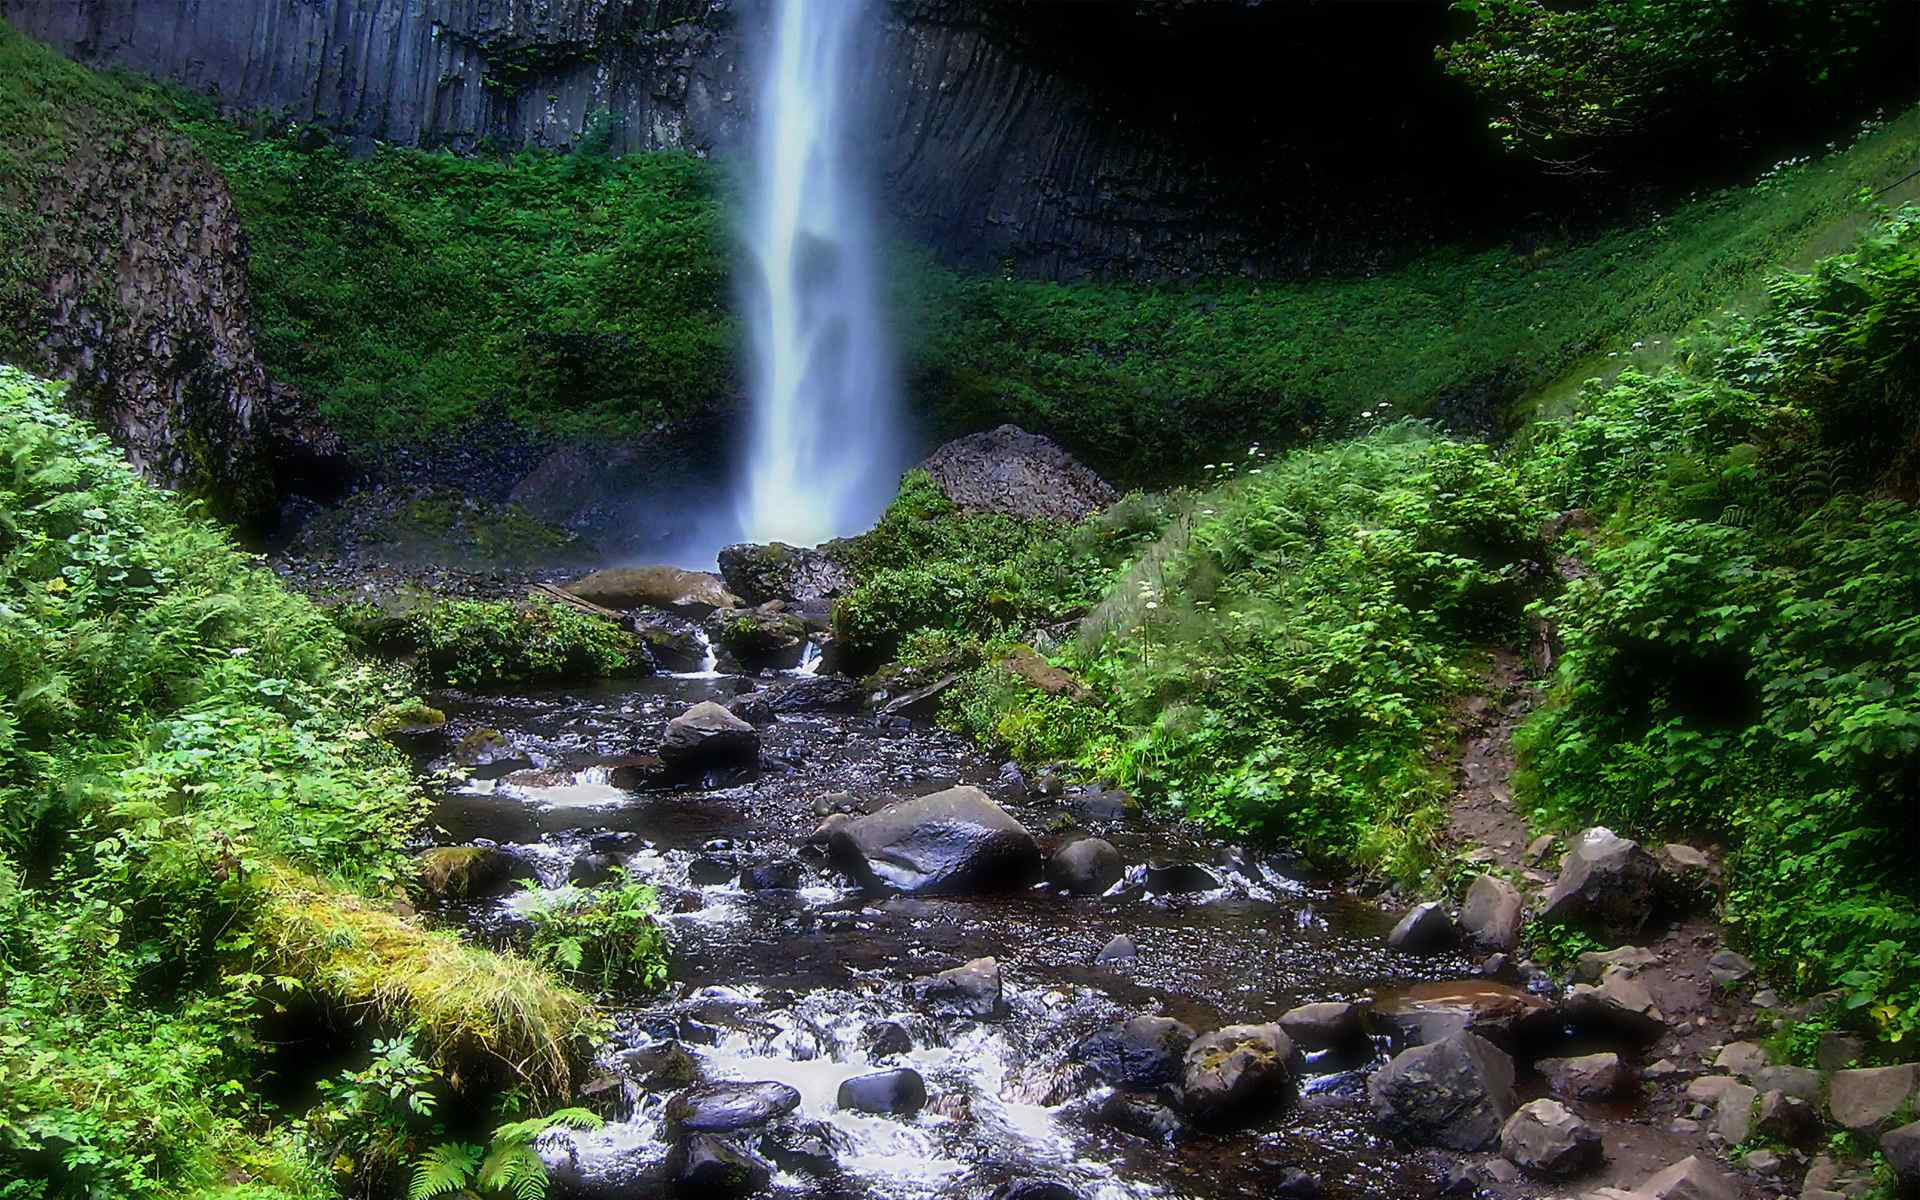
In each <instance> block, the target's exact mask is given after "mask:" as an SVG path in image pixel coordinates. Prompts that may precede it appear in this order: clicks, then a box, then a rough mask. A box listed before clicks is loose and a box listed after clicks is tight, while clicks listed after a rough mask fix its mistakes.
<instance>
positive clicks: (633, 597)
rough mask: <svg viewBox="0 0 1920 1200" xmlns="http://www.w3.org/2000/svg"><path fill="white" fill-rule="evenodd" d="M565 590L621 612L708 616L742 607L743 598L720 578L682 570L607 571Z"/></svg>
mask: <svg viewBox="0 0 1920 1200" xmlns="http://www.w3.org/2000/svg"><path fill="white" fill-rule="evenodd" d="M564 587H565V590H566V591H569V592H572V593H573V594H574V595H576V596H578V597H580V598H581V599H582V600H585V601H587V602H588V603H589V604H598V605H599V606H600V607H601V608H612V609H619V610H621V611H625V610H626V609H630V608H666V609H672V610H674V611H675V612H680V613H686V614H705V613H708V612H711V611H713V610H714V609H716V608H738V607H740V597H738V596H736V595H734V594H733V593H732V592H730V591H728V590H727V587H726V585H725V584H724V583H722V582H721V581H720V577H719V576H717V575H711V574H708V573H707V572H705V571H688V570H685V569H684V568H681V567H668V566H646V567H608V568H607V569H605V570H603V571H595V572H593V573H592V574H591V575H583V576H581V577H580V578H578V579H576V580H574V581H573V582H572V583H568V584H565V585H564Z"/></svg>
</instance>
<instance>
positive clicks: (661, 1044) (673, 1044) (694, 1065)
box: [616, 1038, 700, 1091]
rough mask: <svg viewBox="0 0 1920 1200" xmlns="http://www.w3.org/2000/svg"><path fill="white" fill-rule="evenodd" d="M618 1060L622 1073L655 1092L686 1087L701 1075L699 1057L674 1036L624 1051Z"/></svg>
mask: <svg viewBox="0 0 1920 1200" xmlns="http://www.w3.org/2000/svg"><path fill="white" fill-rule="evenodd" d="M616 1061H618V1062H619V1064H620V1068H621V1073H622V1074H624V1075H626V1076H627V1077H628V1078H630V1079H632V1080H633V1081H634V1082H635V1083H637V1084H639V1085H640V1086H641V1087H644V1088H647V1089H649V1090H653V1091H659V1090H666V1089H670V1088H683V1087H686V1086H688V1085H689V1084H691V1083H692V1082H693V1081H694V1080H695V1079H698V1078H699V1077H700V1060H698V1059H696V1058H695V1057H694V1056H693V1055H692V1054H690V1053H689V1052H688V1051H687V1048H686V1047H685V1046H683V1045H681V1044H680V1042H679V1041H678V1040H677V1039H674V1038H668V1039H666V1040H664V1041H658V1042H649V1043H647V1044H646V1045H644V1046H637V1047H635V1048H634V1049H632V1050H623V1051H621V1052H620V1054H619V1056H618V1058H617V1060H616Z"/></svg>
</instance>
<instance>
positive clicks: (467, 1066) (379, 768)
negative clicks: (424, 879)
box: [0, 368, 591, 1198]
mask: <svg viewBox="0 0 1920 1200" xmlns="http://www.w3.org/2000/svg"><path fill="white" fill-rule="evenodd" d="M0 461H4V462H5V463H6V468H5V471H4V473H0V514H4V520H0V1029H4V1030H5V1031H6V1032H5V1034H4V1036H3V1037H0V1180H5V1181H7V1182H5V1183H3V1184H0V1191H3V1192H4V1193H5V1194H6V1195H9V1196H48V1197H51V1196H126V1197H156V1198H158V1197H169V1198H171V1197H182V1196H199V1195H229V1196H241V1195H245V1196H252V1197H269V1196H285V1197H295V1196H299V1197H306V1196H324V1195H330V1194H333V1193H334V1191H335V1186H334V1180H333V1178H332V1176H333V1174H334V1172H335V1171H337V1170H349V1171H352V1172H355V1173H357V1175H358V1176H360V1177H364V1176H366V1175H367V1174H368V1173H379V1172H382V1171H391V1170H395V1169H398V1168H399V1167H401V1166H402V1165H404V1158H405V1156H406V1155H408V1154H410V1153H412V1152H413V1150H414V1149H415V1148H416V1146H415V1144H414V1142H413V1140H412V1139H414V1138H416V1137H419V1136H422V1135H423V1134H424V1132H425V1123H424V1122H421V1123H420V1125H419V1128H420V1132H419V1133H415V1132H412V1131H411V1128H412V1127H410V1126H409V1125H408V1123H407V1121H408V1119H410V1117H409V1113H408V1106H409V1105H412V1106H413V1115H415V1116H417V1115H418V1114H419V1113H424V1112H428V1111H431V1109H432V1106H433V1104H434V1102H435V1100H436V1099H438V1100H447V1099H449V1098H450V1097H451V1096H452V1095H453V1091H452V1088H451V1085H450V1084H449V1083H448V1080H449V1079H450V1078H452V1077H453V1074H454V1072H455V1070H456V1069H457V1070H458V1071H459V1072H460V1073H462V1074H464V1076H465V1077H466V1078H467V1079H468V1080H469V1081H470V1082H472V1081H479V1080H491V1081H492V1082H493V1083H494V1084H497V1085H498V1086H500V1087H501V1088H502V1090H503V1091H507V1090H508V1089H511V1091H510V1094H511V1095H513V1096H516V1097H519V1098H521V1099H522V1100H523V1101H526V1102H532V1100H533V1098H535V1097H540V1096H548V1095H552V1094H553V1093H556V1092H559V1091H562V1090H563V1089H564V1088H565V1087H566V1086H567V1083H568V1080H569V1077H570V1075H571V1073H572V1070H573V1063H574V1061H575V1059H576V1056H577V1055H578V1053H579V1044H580V1043H579V1039H580V1038H581V1037H582V1035H583V1034H585V1033H586V1032H588V1031H589V1030H590V1028H591V1010H590V1008H589V1006H588V1005H587V1003H586V1001H585V1000H584V999H583V998H582V997H581V996H580V995H579V994H577V993H575V992H573V991H571V990H569V989H567V988H565V987H563V986H560V985H559V984H557V983H556V982H555V981H554V980H553V979H552V978H550V977H549V976H548V975H547V974H545V973H544V972H543V971H541V970H538V969H536V968H535V967H533V966H532V965H530V964H528V963H526V962H524V961H522V960H519V959H517V958H514V957H511V956H505V955H496V954H492V953H489V952H487V951H483V950H477V949H474V948H471V947H468V946H465V945H463V944H462V943H461V942H460V941H459V940H458V939H456V938H454V937H452V936H451V935H448V934H443V933H435V932H429V931H427V930H425V929H423V928H422V927H421V926H420V925H419V924H418V923H417V921H416V920H415V919H413V918H411V917H409V916H407V915H404V910H403V909H402V908H398V907H396V906H395V903H394V902H395V901H396V900H398V899H400V898H401V896H402V892H401V887H402V885H403V884H404V883H405V882H406V881H407V880H408V879H409V878H410V877H411V874H412V867H411V863H410V860H409V858H408V856H407V854H406V850H407V847H408V845H409V842H410V841H411V839H412V838H413V837H414V836H415V835H416V834H417V832H418V830H419V826H420V823H421V821H422V819H423V817H424V812H423V802H422V798H421V795H420V793H419V791H418V790H417V788H416V787H415V785H414V782H413V779H412V775H411V771H410V769H409V767H408V765H407V763H406V761H405V759H404V757H403V756H402V755H401V754H400V753H399V752H398V751H397V750H395V749H393V748H392V747H390V746H389V745H387V744H386V743H385V742H383V741H381V740H380V738H378V737H377V736H375V735H374V733H373V730H375V729H377V728H380V727H382V724H383V722H384V717H383V713H384V712H385V710H387V708H388V706H390V705H394V704H398V703H399V702H401V701H403V700H404V699H405V697H406V695H407V691H408V687H407V681H406V680H405V679H404V678H402V677H400V676H398V675H396V674H394V673H393V672H392V671H390V670H388V669H385V668H380V667H376V666H373V665H370V664H367V663H365V662H362V661H359V660H357V659H355V658H354V657H352V656H351V655H350V654H349V653H348V651H347V648H346V644H345V641H344V637H343V635H342V634H341V633H339V632H338V630H337V629H336V628H335V627H334V625H333V623H332V622H331V621H330V620H328V618H327V617H326V616H325V614H323V613H322V612H320V611H319V610H318V609H317V608H315V607H314V606H313V605H312V604H310V603H309V602H308V601H306V600H305V599H302V598H301V597H298V596H296V595H293V594H292V593H290V592H288V591H286V590H285V589H284V588H283V587H281V585H280V584H279V582H278V581H277V580H276V579H275V578H274V577H273V576H272V575H271V574H270V573H268V572H267V571H265V570H263V569H261V568H260V567H258V566H256V565H254V564H253V563H252V562H251V561H250V560H249V559H248V557H247V556H245V555H244V554H242V553H241V552H240V551H238V550H237V549H236V548H235V547H234V546H233V545H232V543H231V541H230V540H229V538H228V536H227V535H226V534H225V533H224V532H222V531H221V530H220V529H218V528H217V527H216V526H215V525H213V524H212V523H211V522H210V521H208V520H206V519H205V518H204V517H203V516H201V515H200V514H198V513H197V512H195V511H193V510H192V509H191V508H189V507H188V506H187V505H185V504H184V503H183V502H181V501H180V500H179V499H177V498H176V497H174V496H173V495H171V494H170V493H167V492H163V491H161V490H159V489H157V488H154V487H153V486H151V485H149V484H147V483H145V482H143V481H141V480H140V479H139V478H138V477H136V476H135V475H134V474H133V472H132V471H131V470H130V469H129V468H128V467H127V465H126V463H125V462H124V461H123V460H122V459H121V458H120V456H119V455H118V454H117V453H116V452H115V451H114V450H113V449H112V448H111V446H109V445H108V443H107V442H106V440H105V439H104V438H102V437H100V436H99V435H97V434H94V433H92V432H90V431H89V430H88V429H87V428H86V427H85V426H84V425H83V424H82V423H81V422H79V421H77V420H76V419H75V418H74V417H72V416H70V415H68V414H67V413H66V412H64V411H63V409H62V407H61V401H60V398H59V396H58V391H57V389H55V388H53V387H50V386H48V385H45V384H43V383H41V382H40V381H38V380H35V379H33V378H32V377H29V376H26V375H23V374H21V373H20V372H18V371H14V370H12V369H10V368H0ZM315 1006H318V1007H319V1008H321V1009H323V1010H328V1011H331V1013H332V1014H333V1015H332V1018H331V1020H330V1021H326V1020H321V1019H320V1018H318V1017H315V1016H313V1015H312V1012H311V1010H312V1009H313V1008H314V1007H315ZM289 1010H291V1011H293V1012H295V1013H301V1012H306V1013H308V1014H309V1015H308V1016H307V1017H306V1018H304V1019H305V1020H307V1021H308V1022H310V1025H309V1026H302V1025H301V1024H300V1020H301V1018H297V1017H296V1018H295V1019H294V1022H293V1025H292V1031H293V1034H294V1035H295V1036H296V1037H311V1036H313V1035H314V1031H315V1030H318V1029H324V1028H327V1027H328V1025H329V1024H331V1025H332V1027H333V1028H335V1029H337V1030H338V1031H340V1032H339V1036H340V1037H341V1038H343V1039H345V1040H346V1042H347V1045H346V1046H345V1047H343V1049H345V1050H347V1051H348V1052H350V1053H351V1052H352V1051H354V1050H356V1049H357V1050H358V1052H359V1053H360V1054H361V1055H363V1056H364V1055H365V1054H367V1052H368V1049H367V1047H366V1042H367V1041H368V1040H369V1039H370V1038H372V1037H374V1036H376V1035H377V1036H380V1037H383V1038H386V1039H388V1040H387V1041H385V1042H383V1043H382V1048H379V1049H376V1051H375V1052H374V1054H373V1057H374V1060H375V1061H374V1064H373V1065H372V1066H369V1067H365V1068H361V1067H358V1066H357V1065H356V1067H355V1068H354V1070H353V1071H351V1072H349V1075H348V1076H346V1077H343V1078H342V1079H339V1080H335V1081H330V1082H331V1084H332V1090H331V1091H329V1092H327V1093H326V1095H327V1097H328V1099H327V1100H326V1101H325V1102H323V1103H321V1104H319V1105H316V1106H313V1107H311V1108H306V1109H305V1111H286V1110H282V1109H279V1108H277V1107H276V1106H275V1103H274V1101H273V1100H272V1099H271V1097H273V1096H275V1095H299V1094H300V1093H302V1092H303V1091H305V1090H307V1089H310V1088H311V1087H312V1086H313V1084H314V1082H315V1081H314V1080H313V1079H312V1078H310V1077H309V1076H308V1075H307V1074H306V1073H307V1072H311V1071H314V1070H316V1069H319V1068H320V1067H321V1063H322V1061H323V1059H317V1058H312V1057H311V1056H303V1055H299V1054H296V1055H294V1056H293V1057H292V1058H280V1059H276V1058H275V1057H273V1054H272V1050H273V1048H272V1047H271V1046H270V1045H268V1044H267V1043H266V1042H263V1041H262V1040H260V1038H259V1036H258V1035H257V1030H258V1028H259V1022H261V1021H263V1020H267V1021H271V1020H273V1019H274V1018H275V1014H284V1013H287V1012H288V1011H289ZM355 1043H358V1045H357V1046H356V1045H355ZM362 1061H364V1058H363V1059H362ZM382 1064H385V1065H384V1066H383V1065H382ZM383 1072H385V1074H383ZM263 1080H265V1081H267V1082H268V1084H269V1085H270V1086H266V1087H263V1086H262V1081H263ZM390 1088H391V1089H392V1090H391V1092H390V1091H389V1089H390ZM515 1115H522V1114H515V1113H511V1112H508V1113H504V1114H503V1116H505V1117H507V1118H511V1117H513V1116H515ZM395 1131H398V1140H396V1133H395ZM335 1155H338V1156H340V1157H338V1158H337V1159H336V1158H334V1157H333V1156H335Z"/></svg>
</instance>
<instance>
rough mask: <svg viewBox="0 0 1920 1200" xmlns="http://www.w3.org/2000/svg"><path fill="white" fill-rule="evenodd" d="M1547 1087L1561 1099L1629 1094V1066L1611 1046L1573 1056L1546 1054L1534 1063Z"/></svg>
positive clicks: (1611, 1098)
mask: <svg viewBox="0 0 1920 1200" xmlns="http://www.w3.org/2000/svg"><path fill="white" fill-rule="evenodd" d="M1534 1065H1535V1067H1536V1069H1538V1070H1539V1072H1540V1074H1542V1075H1544V1076H1546V1079H1547V1087H1548V1088H1549V1089H1551V1090H1552V1092H1553V1094H1554V1095H1556V1096H1558V1097H1559V1098H1560V1099H1562V1100H1618V1099H1621V1098H1623V1097H1625V1096H1628V1095H1630V1094H1632V1092H1633V1085H1634V1075H1633V1068H1631V1067H1629V1066H1628V1065H1627V1064H1626V1063H1625V1062H1623V1061H1621V1059H1620V1056H1619V1055H1618V1054H1615V1053H1613V1052H1612V1051H1611V1050H1608V1051H1603V1052H1601V1053H1599V1054H1582V1055H1579V1056H1578V1057H1575V1058H1546V1059H1542V1060H1540V1061H1539V1062H1538V1063H1536V1064H1534Z"/></svg>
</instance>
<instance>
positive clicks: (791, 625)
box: [707, 605, 807, 672]
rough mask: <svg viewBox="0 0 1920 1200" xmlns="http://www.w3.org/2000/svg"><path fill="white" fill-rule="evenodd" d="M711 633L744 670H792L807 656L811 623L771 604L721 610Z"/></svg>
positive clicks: (722, 652)
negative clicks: (809, 624)
mask: <svg viewBox="0 0 1920 1200" xmlns="http://www.w3.org/2000/svg"><path fill="white" fill-rule="evenodd" d="M707 635H708V636H709V637H711V638H712V639H713V644H714V646H716V647H717V648H718V650H719V652H720V655H721V657H722V658H723V659H725V660H728V661H730V662H732V663H733V664H735V665H736V666H738V667H739V668H740V669H741V670H742V671H747V672H753V671H785V670H791V669H792V668H794V667H797V666H799V665H800V662H801V660H802V659H803V658H805V657H806V650H807V623H806V622H805V621H804V620H802V619H801V618H799V617H797V616H795V615H793V614H792V613H788V612H783V611H780V610H778V609H776V608H774V607H773V606H771V605H767V606H763V607H760V608H723V609H719V610H717V611H715V612H714V614H713V616H712V617H711V618H709V619H708V621H707Z"/></svg>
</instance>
